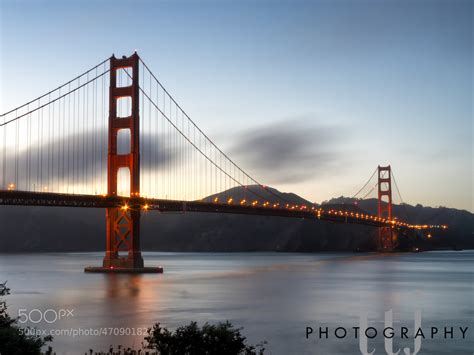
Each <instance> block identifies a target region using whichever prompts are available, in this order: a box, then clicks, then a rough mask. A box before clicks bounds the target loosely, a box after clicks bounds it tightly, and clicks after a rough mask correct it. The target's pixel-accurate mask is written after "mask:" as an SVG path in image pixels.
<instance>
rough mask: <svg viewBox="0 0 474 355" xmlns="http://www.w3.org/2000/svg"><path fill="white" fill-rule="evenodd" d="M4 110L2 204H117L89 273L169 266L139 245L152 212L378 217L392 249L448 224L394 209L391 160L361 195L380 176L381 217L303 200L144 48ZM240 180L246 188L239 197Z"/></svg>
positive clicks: (384, 243) (382, 244) (0, 123)
mask: <svg viewBox="0 0 474 355" xmlns="http://www.w3.org/2000/svg"><path fill="white" fill-rule="evenodd" d="M0 117H1V119H0V142H1V144H0V154H1V156H0V165H1V176H0V178H1V182H0V205H19V206H25V205H28V206H47V207H50V206H51V207H52V206H63V207H84V208H105V209H106V226H107V231H106V251H105V257H104V260H103V265H102V267H89V268H86V271H90V272H162V269H161V268H158V267H155V268H153V267H144V263H143V258H142V256H141V250H140V215H141V213H144V212H146V211H152V210H157V211H161V212H175V211H182V212H209V213H211V212H212V213H235V214H249V215H266V216H280V217H291V218H304V219H312V220H321V221H327V222H335V223H353V224H362V225H369V226H373V227H376V228H378V230H379V250H380V251H382V252H390V251H394V250H396V247H397V233H398V232H400V231H407V230H420V229H423V230H431V229H435V228H439V229H445V228H447V226H445V225H414V224H410V223H408V222H406V221H404V220H401V219H398V218H396V217H395V216H393V215H392V181H393V182H394V183H395V187H396V189H397V191H398V194H399V196H400V198H401V195H400V191H399V190H398V186H397V185H396V181H395V180H394V176H393V171H392V169H391V167H390V166H385V167H382V166H378V167H377V169H376V170H375V171H374V173H373V174H372V176H371V177H370V178H369V180H367V182H366V183H365V184H364V185H363V187H362V188H361V189H360V190H359V191H358V192H357V193H356V195H354V198H356V197H357V196H359V195H360V193H361V192H362V191H363V190H364V189H365V188H366V187H367V186H369V183H370V182H371V181H372V180H373V178H374V176H377V178H376V184H375V185H374V186H373V187H372V189H371V190H369V193H370V192H372V191H373V190H374V189H375V188H377V198H378V213H377V215H371V214H367V213H364V212H363V211H350V210H347V209H335V208H324V205H323V206H319V205H316V204H296V203H294V202H292V201H291V199H289V198H288V197H287V196H286V195H285V194H282V193H280V192H279V191H278V190H274V189H271V188H268V187H267V186H266V185H264V184H262V183H260V182H259V181H257V180H256V179H255V178H254V177H252V176H251V175H250V174H249V173H247V172H246V171H245V170H244V169H242V168H241V167H240V166H239V165H237V164H236V163H235V162H234V161H233V160H232V159H231V158H230V157H229V156H228V155H226V154H225V153H224V152H223V151H222V150H221V149H220V148H219V147H218V146H217V145H216V144H215V143H214V142H213V141H212V140H211V139H210V138H209V137H208V136H207V135H206V134H205V133H204V132H203V131H202V130H201V129H200V128H199V127H198V126H197V124H196V123H195V122H194V121H193V120H192V119H191V118H190V117H189V116H188V115H187V114H186V112H185V111H184V110H183V109H182V108H181V106H180V105H179V104H178V103H177V102H176V101H175V100H174V98H173V97H172V96H171V95H170V94H169V92H168V91H167V90H166V89H165V87H164V86H163V85H162V84H161V82H160V81H159V80H158V79H157V77H156V76H155V75H154V74H153V72H152V71H151V70H150V68H149V67H148V66H147V65H146V64H145V63H144V61H143V60H142V59H141V58H140V57H139V56H138V54H137V53H136V52H135V53H134V54H133V55H131V56H130V57H125V56H124V57H122V58H115V56H112V57H111V58H108V59H106V60H104V61H102V62H101V63H99V64H98V65H96V66H94V67H92V68H91V69H89V70H87V71H86V72H84V73H82V74H81V75H79V76H77V77H75V78H74V79H72V80H70V81H68V82H67V83H65V84H63V85H61V86H59V87H57V88H56V89H54V90H51V91H49V92H47V93H46V94H44V95H41V96H40V97H38V98H36V99H34V100H31V101H29V102H27V103H25V104H23V105H21V106H19V107H17V108H15V109H12V110H10V111H8V112H6V113H4V114H2V115H1V116H0ZM276 144H278V142H276ZM236 187H238V188H240V189H241V190H242V191H243V192H244V193H243V194H241V195H240V196H232V191H233V189H235V188H236ZM367 195H368V193H367V194H365V196H363V197H366V196H367ZM206 196H215V197H213V198H206Z"/></svg>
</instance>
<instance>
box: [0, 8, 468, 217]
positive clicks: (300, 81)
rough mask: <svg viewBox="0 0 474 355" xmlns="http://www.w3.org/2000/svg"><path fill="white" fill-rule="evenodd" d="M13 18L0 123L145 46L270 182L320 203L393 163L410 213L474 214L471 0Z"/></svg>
mask: <svg viewBox="0 0 474 355" xmlns="http://www.w3.org/2000/svg"><path fill="white" fill-rule="evenodd" d="M0 6H1V7H0V14H1V24H0V31H1V32H0V40H1V42H0V46H1V48H0V49H1V54H0V61H1V62H0V69H1V95H0V99H1V101H0V112H5V111H7V110H8V109H10V108H13V107H15V106H17V105H19V104H22V103H24V102H25V101H27V100H29V99H31V98H33V97H36V96H38V95H40V94H42V93H44V92H46V91H48V90H49V89H51V88H54V87H56V86H58V85H59V84H61V83H63V82H66V81H68V80H69V79H70V78H72V77H73V76H75V75H77V74H78V73H81V72H83V71H84V70H86V69H88V68H90V67H92V66H93V65H95V64H97V63H98V62H100V61H102V60H103V59H105V58H107V57H109V56H110V55H111V54H112V53H115V54H116V55H117V56H121V55H123V54H125V55H129V54H131V53H132V52H133V51H134V50H138V52H139V54H140V56H141V57H142V58H143V60H144V61H145V62H146V63H147V64H148V66H149V67H150V68H151V69H152V70H153V71H154V72H155V73H156V74H157V76H158V77H159V78H160V80H161V81H162V83H163V84H164V85H165V86H166V87H167V88H168V89H169V91H170V92H171V93H172V94H173V95H174V97H175V98H176V99H177V101H178V102H179V103H180V104H181V106H182V107H183V108H184V109H185V111H186V112H187V113H188V114H189V115H190V116H191V117H192V118H193V119H194V121H196V122H197V123H198V124H199V126H200V127H201V129H202V130H203V131H205V132H207V133H208V135H209V136H210V137H211V138H212V139H213V140H215V141H216V142H217V143H218V144H219V145H220V146H222V147H223V149H224V150H225V151H226V152H229V154H230V155H232V157H234V159H235V160H236V162H238V163H239V165H241V166H242V167H243V168H245V169H246V170H248V171H249V172H250V173H252V175H255V177H257V178H258V179H259V180H261V181H263V182H265V183H267V184H271V185H273V186H275V187H276V188H278V189H280V190H284V191H293V192H296V193H298V194H300V195H302V196H304V197H305V198H307V199H309V200H313V201H317V202H320V201H323V200H326V199H328V198H331V197H335V196H340V195H345V196H352V195H353V194H354V193H355V192H357V190H358V189H359V188H360V187H361V185H362V184H363V183H364V182H365V180H366V179H367V178H368V177H369V176H370V174H371V173H372V172H373V170H374V169H375V167H376V166H377V165H379V164H380V165H385V164H391V165H392V167H393V169H394V171H395V174H396V178H397V182H398V184H399V187H400V189H401V191H402V195H403V198H404V200H405V201H406V202H408V203H422V204H424V205H432V206H438V205H444V206H450V207H456V208H464V209H468V210H471V211H472V210H473V206H472V188H473V180H472V179H473V167H472V153H473V146H472V134H473V126H472V113H473V112H472V110H473V108H472V96H473V91H472V81H473V67H472V61H473V58H472V56H473V54H472V53H473V48H472V46H473V44H472V43H473V27H472V26H473V3H472V1H468V0H466V1H460V0H450V1H448V0H443V1H436V0H423V1H417V0H412V1H380V0H374V1H368V0H360V1H356V0H353V1H350V0H332V1H329V0H324V1H323V0H321V1H316V0H315V1H232V2H231V1H225V0H224V1H204V2H202V1H200V2H195V1H113V2H112V1H102V2H99V1H75V2H72V1H67V2H66V1H57V2H56V1H40V0H36V1H33V0H30V1H8V0H0Z"/></svg>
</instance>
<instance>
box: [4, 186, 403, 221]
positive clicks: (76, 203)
mask: <svg viewBox="0 0 474 355" xmlns="http://www.w3.org/2000/svg"><path fill="white" fill-rule="evenodd" d="M0 205H10V206H46V207H82V208H107V207H118V208H123V209H141V210H157V211H160V212H183V213H185V212H204V213H232V214H244V215H260V216H277V217H289V218H303V219H316V220H323V221H330V222H336V223H352V224H361V225H367V226H373V227H389V226H394V225H395V226H397V227H400V228H404V227H405V228H410V226H409V225H405V224H404V223H402V222H399V221H397V222H396V223H395V221H392V222H390V221H387V220H381V219H380V218H378V217H377V216H372V215H365V214H355V213H350V212H345V211H335V210H329V211H328V210H323V209H321V208H318V207H313V206H310V207H305V208H303V207H298V208H295V207H293V208H292V207H289V208H286V207H285V208H281V207H273V206H272V205H269V206H267V207H263V206H249V205H240V204H239V203H235V204H227V203H212V202H205V201H176V200H163V199H153V198H145V197H131V198H129V197H121V196H103V195H75V194H74V195H72V194H61V193H52V192H28V191H16V190H14V191H9V190H0Z"/></svg>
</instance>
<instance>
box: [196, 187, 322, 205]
mask: <svg viewBox="0 0 474 355" xmlns="http://www.w3.org/2000/svg"><path fill="white" fill-rule="evenodd" d="M216 197H217V198H218V200H219V201H227V200H228V199H229V198H230V197H232V199H233V200H234V201H236V202H238V201H242V200H244V199H245V200H246V201H248V202H249V203H250V202H252V201H254V200H259V201H261V200H265V201H278V200H279V198H281V199H283V200H284V201H288V203H291V204H296V205H308V206H310V205H313V203H312V202H310V201H308V200H306V199H304V198H303V197H301V196H298V195H297V194H294V193H292V192H290V193H288V192H280V191H278V190H277V189H274V188H272V187H269V186H265V187H264V188H263V187H261V186H258V185H247V186H245V187H242V186H237V187H233V188H231V189H228V190H226V191H223V192H220V193H217V194H214V195H211V196H208V197H206V198H205V199H204V201H207V202H212V201H214V199H215V198H216Z"/></svg>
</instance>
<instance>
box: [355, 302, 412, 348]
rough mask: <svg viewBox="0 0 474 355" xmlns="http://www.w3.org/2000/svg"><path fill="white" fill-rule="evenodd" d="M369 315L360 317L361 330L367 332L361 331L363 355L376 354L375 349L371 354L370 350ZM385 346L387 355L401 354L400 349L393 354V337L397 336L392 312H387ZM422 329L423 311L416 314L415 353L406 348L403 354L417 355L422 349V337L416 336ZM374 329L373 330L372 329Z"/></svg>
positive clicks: (360, 342)
mask: <svg viewBox="0 0 474 355" xmlns="http://www.w3.org/2000/svg"><path fill="white" fill-rule="evenodd" d="M367 323H368V320H367V314H366V315H365V316H361V317H360V322H359V326H360V329H365V331H361V332H360V333H361V334H360V338H359V349H360V352H361V353H362V355H373V354H374V353H375V348H374V349H373V350H372V351H371V352H369V348H368V340H367V338H368V336H367V330H368V329H371V328H368V327H367ZM384 325H385V326H384V330H383V334H384V345H385V351H386V353H387V355H398V353H399V352H400V349H398V350H397V351H396V352H393V337H394V335H395V333H394V330H393V314H392V310H390V311H388V312H385V322H384ZM420 328H421V311H416V312H415V334H414V335H415V336H414V339H415V347H414V349H413V352H411V350H410V348H404V349H403V352H404V353H405V355H416V354H418V352H419V351H420V349H421V337H418V336H416V334H417V333H416V332H417V329H420ZM372 329H373V328H372Z"/></svg>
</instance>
